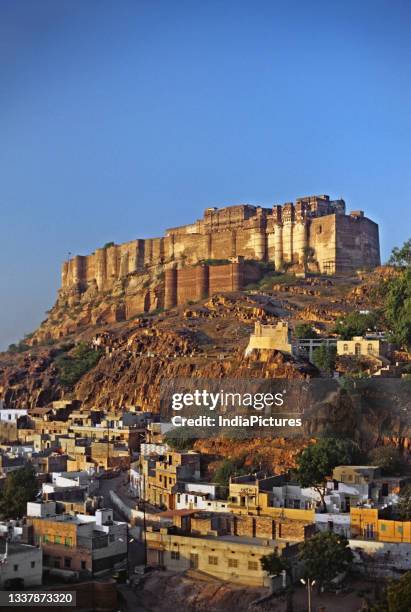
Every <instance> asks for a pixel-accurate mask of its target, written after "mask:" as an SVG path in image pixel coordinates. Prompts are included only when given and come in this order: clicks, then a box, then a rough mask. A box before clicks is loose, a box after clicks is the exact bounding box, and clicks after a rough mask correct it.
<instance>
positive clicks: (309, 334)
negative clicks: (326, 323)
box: [294, 323, 318, 338]
mask: <svg viewBox="0 0 411 612" xmlns="http://www.w3.org/2000/svg"><path fill="white" fill-rule="evenodd" d="M294 334H295V337H296V338H318V334H317V332H316V331H315V330H314V329H313V326H312V325H310V324H309V323H299V324H298V325H296V326H295V330H294Z"/></svg>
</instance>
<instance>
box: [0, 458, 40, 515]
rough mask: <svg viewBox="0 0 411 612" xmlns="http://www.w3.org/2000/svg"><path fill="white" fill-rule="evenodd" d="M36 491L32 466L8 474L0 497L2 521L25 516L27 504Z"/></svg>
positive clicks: (32, 498)
mask: <svg viewBox="0 0 411 612" xmlns="http://www.w3.org/2000/svg"><path fill="white" fill-rule="evenodd" d="M37 490H38V486H37V482H36V474H35V471H34V468H33V466H32V465H26V466H25V467H23V468H21V469H19V470H15V471H13V472H10V473H9V474H8V475H7V478H6V482H5V483H4V487H3V491H2V493H1V496H0V516H1V518H2V519H9V518H19V517H22V516H24V515H25V514H26V508H27V502H29V501H34V499H35V497H36V493H37Z"/></svg>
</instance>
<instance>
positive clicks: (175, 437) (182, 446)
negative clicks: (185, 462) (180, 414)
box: [164, 427, 195, 451]
mask: <svg viewBox="0 0 411 612" xmlns="http://www.w3.org/2000/svg"><path fill="white" fill-rule="evenodd" d="M164 441H165V442H166V444H168V445H169V447H170V448H172V449H173V450H178V451H185V450H190V449H191V448H193V444H194V442H195V438H193V429H192V428H190V427H178V428H176V429H171V430H170V431H168V432H167V433H166V435H165V436H164Z"/></svg>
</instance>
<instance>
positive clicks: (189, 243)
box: [62, 195, 380, 303]
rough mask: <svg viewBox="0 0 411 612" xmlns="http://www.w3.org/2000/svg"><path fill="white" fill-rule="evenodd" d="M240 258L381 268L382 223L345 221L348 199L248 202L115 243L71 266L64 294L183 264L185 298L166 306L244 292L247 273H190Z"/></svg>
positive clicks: (342, 268)
mask: <svg viewBox="0 0 411 612" xmlns="http://www.w3.org/2000/svg"><path fill="white" fill-rule="evenodd" d="M234 257H243V258H245V259H246V260H247V259H248V260H256V261H265V262H272V263H273V264H274V266H275V269H277V270H280V269H283V268H284V267H288V266H290V265H297V266H303V265H306V264H307V261H310V263H311V265H312V266H316V267H317V270H318V271H320V272H325V273H329V274H335V273H345V272H352V271H353V270H354V269H357V268H361V267H375V266H377V265H379V263H380V253H379V238H378V225H377V224H375V223H374V222H373V221H371V220H370V219H367V218H366V217H364V215H363V213H361V212H359V211H357V212H356V213H352V214H351V215H346V214H345V203H344V201H343V200H330V198H329V196H326V195H321V196H309V197H306V198H300V199H298V200H296V202H295V203H286V204H284V205H275V206H273V207H272V208H263V207H261V206H251V205H248V204H242V205H238V206H230V207H227V208H222V209H216V208H208V209H206V211H205V212H204V217H203V219H200V220H198V221H196V222H195V223H192V224H190V225H185V226H181V227H177V228H171V229H169V230H167V231H166V234H165V236H164V237H162V238H150V239H145V240H142V239H141V240H140V239H138V240H133V241H130V242H126V243H124V244H121V245H112V246H108V247H107V248H100V249H97V250H96V251H95V252H94V253H92V254H91V255H88V256H81V255H77V256H76V257H74V258H72V259H70V260H69V261H66V262H64V264H63V268H62V292H63V294H64V293H65V292H66V293H67V292H70V291H74V292H77V294H82V293H84V292H85V291H87V290H88V289H89V288H90V287H92V288H93V290H95V291H97V292H106V291H111V290H112V289H113V288H114V287H115V286H117V284H118V283H119V282H120V283H121V282H124V281H126V280H127V279H128V278H130V276H133V275H138V274H144V273H146V272H147V270H150V269H152V268H153V267H159V266H160V268H161V269H166V268H167V267H170V266H173V265H176V266H177V267H178V268H181V269H184V268H187V270H186V271H185V272H182V270H178V271H177V275H180V279H181V280H180V281H179V282H178V283H177V291H178V294H177V295H176V296H172V290H171V289H170V290H168V291H166V293H167V295H168V297H167V300H168V299H169V300H171V302H173V303H174V302H181V301H182V300H185V299H186V298H187V299H192V296H193V294H195V295H204V294H206V293H213V292H215V291H222V290H227V287H228V286H230V284H231V286H232V288H236V287H238V286H241V284H242V283H243V282H244V281H243V280H242V279H241V278H240V277H239V278H236V275H237V274H240V275H241V268H235V267H234V268H227V269H224V267H223V266H222V267H220V269H218V270H217V269H216V270H212V271H210V272H208V277H207V278H205V277H204V276H202V275H203V274H204V272H202V271H201V267H198V268H191V266H195V265H196V264H199V263H201V262H202V261H207V260H209V259H227V258H234ZM228 270H231V272H230V273H229V272H228ZM170 278H171V277H170V276H168V282H171V281H170ZM186 279H187V280H186ZM188 296H190V297H189V298H188ZM167 300H166V301H167Z"/></svg>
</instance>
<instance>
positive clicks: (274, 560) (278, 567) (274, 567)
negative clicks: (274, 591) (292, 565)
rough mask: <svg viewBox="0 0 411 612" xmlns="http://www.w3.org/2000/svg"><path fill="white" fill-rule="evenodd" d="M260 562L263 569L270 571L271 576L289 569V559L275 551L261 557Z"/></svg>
mask: <svg viewBox="0 0 411 612" xmlns="http://www.w3.org/2000/svg"><path fill="white" fill-rule="evenodd" d="M260 563H261V567H262V568H263V570H264V571H266V572H268V574H270V575H271V576H278V574H281V572H282V571H283V570H286V571H287V570H288V569H289V564H288V563H287V561H286V560H285V559H283V558H282V557H279V556H278V554H277V553H276V552H275V551H273V552H272V553H270V554H269V555H264V557H261V559H260Z"/></svg>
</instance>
